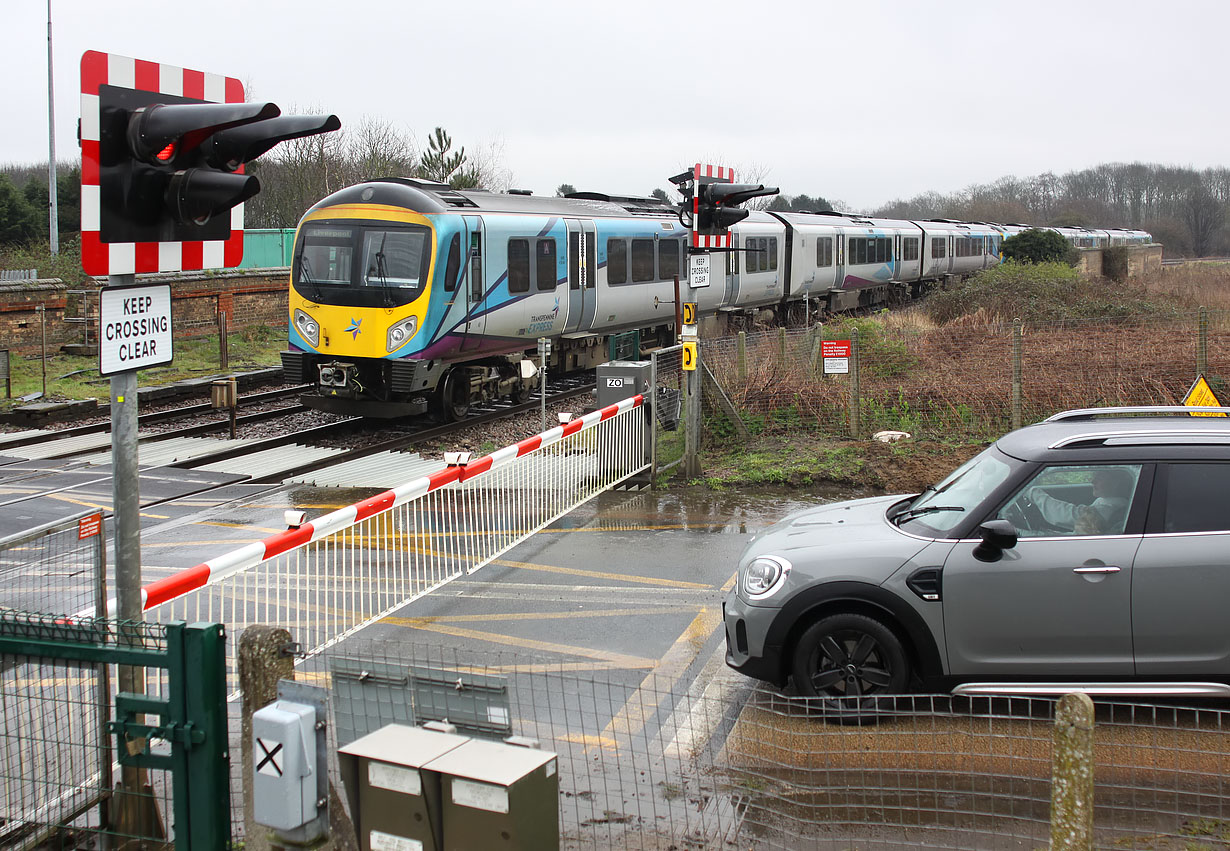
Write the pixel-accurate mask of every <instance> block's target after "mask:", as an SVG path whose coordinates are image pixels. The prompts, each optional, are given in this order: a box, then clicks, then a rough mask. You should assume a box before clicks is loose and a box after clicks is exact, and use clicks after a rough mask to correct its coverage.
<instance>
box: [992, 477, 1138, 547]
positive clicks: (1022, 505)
mask: <svg viewBox="0 0 1230 851" xmlns="http://www.w3.org/2000/svg"><path fill="white" fill-rule="evenodd" d="M1140 471H1141V465H1140V464H1099V465H1079V466H1078V465H1072V466H1068V465H1055V466H1051V467H1044V468H1043V469H1042V470H1041V471H1040V472H1039V473H1038V475H1036V476H1034V477H1033V478H1032V479H1030V480H1029V482H1027V483H1026V485H1025V486H1024V487H1023V488H1021V489H1020V490H1019V491H1017V492H1016V493H1015V494H1014V495H1013V497H1012V498H1011V499H1010V500H1008V502H1007V503H1006V504H1005V505H1004V507H1003V508H1002V509H1001V510H1000V512H999V514H997V515H996V517H997V518H998V519H1001V520H1007V521H1008V522H1010V523H1011V524H1012V525H1013V526H1015V527H1016V530H1017V535H1018V537H1021V538H1053V537H1073V536H1078V535H1122V534H1123V531H1124V529H1125V528H1127V519H1128V515H1129V514H1130V513H1131V510H1132V498H1133V496H1134V494H1135V493H1136V482H1137V481H1138V480H1139V479H1140Z"/></svg>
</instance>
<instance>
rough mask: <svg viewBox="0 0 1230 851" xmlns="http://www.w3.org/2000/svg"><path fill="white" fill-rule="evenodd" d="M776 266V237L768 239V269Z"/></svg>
mask: <svg viewBox="0 0 1230 851" xmlns="http://www.w3.org/2000/svg"><path fill="white" fill-rule="evenodd" d="M776 268H777V237H772V238H771V239H770V240H769V270H770V271H772V270H774V269H776Z"/></svg>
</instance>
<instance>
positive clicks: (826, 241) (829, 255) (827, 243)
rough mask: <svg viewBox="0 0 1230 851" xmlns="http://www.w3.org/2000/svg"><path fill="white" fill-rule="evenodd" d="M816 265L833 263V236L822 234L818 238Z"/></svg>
mask: <svg viewBox="0 0 1230 851" xmlns="http://www.w3.org/2000/svg"><path fill="white" fill-rule="evenodd" d="M816 265H817V266H821V267H824V266H832V265H833V237H831V236H822V237H820V238H819V239H817V240H816Z"/></svg>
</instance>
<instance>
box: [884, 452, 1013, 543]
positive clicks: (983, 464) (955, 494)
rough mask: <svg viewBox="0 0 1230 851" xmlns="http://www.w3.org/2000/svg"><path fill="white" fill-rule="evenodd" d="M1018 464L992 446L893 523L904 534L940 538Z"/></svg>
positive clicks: (975, 509) (975, 508)
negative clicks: (906, 532) (904, 531)
mask: <svg viewBox="0 0 1230 851" xmlns="http://www.w3.org/2000/svg"><path fill="white" fill-rule="evenodd" d="M1020 463H1021V462H1019V461H1017V460H1016V459H1014V458H1011V457H1009V456H1007V455H1004V454H1003V453H1002V452H1000V451H999V450H997V449H995V447H990V448H988V449H985V450H983V451H982V452H981V453H979V454H978V455H975V456H974V457H973V458H971V459H970V460H969V461H966V462H965V463H964V464H962V465H961V466H960V467H958V468H957V469H956V470H955V471H953V472H952V474H950V475H949V476H948V477H947V478H946V479H944V481H942V482H940V483H939V484H938V485H935V486H933V487H928V488H927V489H926V490H924V491H923V492H922V493H920V494H919V495H918V496H917V497H915V498H914V500H913V501H912V502H910V503H909V504H908V505H907V506H906V507H905V508H903V509H901V510H900V511H898V512H897V514H896V515H894V517H893V520H894V522H896V523H897V525H898V526H900V527H901V528H902V529H904V530H906V531H908V532H913V533H915V534H918V535H927V536H929V537H931V536H934V537H944V536H946V535H948V534H949V533H950V532H952V530H953V529H955V528H956V527H957V525H958V524H960V523H961V521H962V520H964V519H965V518H967V517H968V516H970V515H972V514H974V513H976V512H978V511H979V510H980V506H981V505H982V504H983V503H984V502H985V501H986V499H987V497H989V496H990V495H991V494H992V493H993V492H994V491H995V490H996V488H998V487H999V486H1000V485H1002V484H1003V483H1004V482H1005V481H1007V479H1008V477H1009V476H1010V475H1011V474H1012V471H1013V470H1014V469H1015V468H1016V467H1017V466H1018V465H1019V464H1020Z"/></svg>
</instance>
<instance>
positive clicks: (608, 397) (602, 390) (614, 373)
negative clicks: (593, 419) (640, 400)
mask: <svg viewBox="0 0 1230 851" xmlns="http://www.w3.org/2000/svg"><path fill="white" fill-rule="evenodd" d="M650 366H651V364H650V363H649V361H647V360H623V361H608V362H607V363H601V364H598V369H597V371H596V377H597V383H598V386H597V388H596V396H597V398H596V400H595V401H596V402H597V404H598V407H599V408H605V407H606V406H607V405H614V404H615V403H616V402H622V401H623V400H624V399H627V398H628V397H629V396H636V395H637V394H640V395H643V396H646V397H648V394H649V379H650ZM645 401H646V402H648V401H649V400H648V398H646V400H645Z"/></svg>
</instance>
